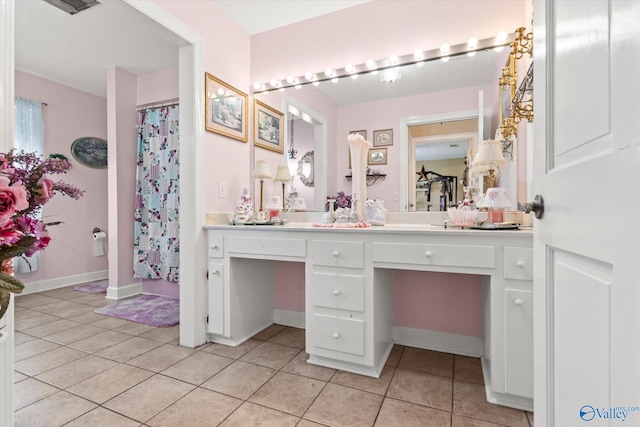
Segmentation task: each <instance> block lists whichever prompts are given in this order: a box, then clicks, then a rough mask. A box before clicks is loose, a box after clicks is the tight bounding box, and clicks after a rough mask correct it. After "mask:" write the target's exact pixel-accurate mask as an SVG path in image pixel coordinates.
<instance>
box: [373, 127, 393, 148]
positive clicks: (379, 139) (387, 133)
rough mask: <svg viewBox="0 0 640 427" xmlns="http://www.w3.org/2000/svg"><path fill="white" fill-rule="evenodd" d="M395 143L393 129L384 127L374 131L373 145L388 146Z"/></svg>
mask: <svg viewBox="0 0 640 427" xmlns="http://www.w3.org/2000/svg"><path fill="white" fill-rule="evenodd" d="M388 145H393V129H383V130H374V131H373V146H374V147H386V146H388Z"/></svg>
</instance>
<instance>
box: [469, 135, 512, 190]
mask: <svg viewBox="0 0 640 427" xmlns="http://www.w3.org/2000/svg"><path fill="white" fill-rule="evenodd" d="M506 164H507V161H506V160H505V159H504V156H503V155H502V142H500V141H499V140H497V139H487V140H485V141H482V142H481V143H480V146H479V147H478V153H477V154H476V158H475V159H474V160H473V162H472V164H471V174H473V175H477V174H484V173H488V174H489V175H488V178H489V179H488V181H489V182H488V185H487V187H486V188H492V187H495V186H496V181H497V178H498V175H499V173H500V172H499V168H500V167H501V166H504V165H506Z"/></svg>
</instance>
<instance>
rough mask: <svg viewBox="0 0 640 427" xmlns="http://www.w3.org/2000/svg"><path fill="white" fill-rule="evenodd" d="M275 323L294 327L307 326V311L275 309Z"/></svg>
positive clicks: (302, 327) (301, 327)
mask: <svg viewBox="0 0 640 427" xmlns="http://www.w3.org/2000/svg"><path fill="white" fill-rule="evenodd" d="M273 323H277V324H278V325H284V326H290V327H292V328H300V329H304V328H305V313H304V311H291V310H281V309H275V310H273Z"/></svg>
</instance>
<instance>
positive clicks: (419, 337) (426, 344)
mask: <svg viewBox="0 0 640 427" xmlns="http://www.w3.org/2000/svg"><path fill="white" fill-rule="evenodd" d="M393 341H394V342H395V343H396V344H400V345H406V346H409V347H417V348H424V349H426V350H435V351H442V352H445V353H453V354H459V355H462V356H471V357H480V356H482V355H483V354H484V352H483V348H484V340H483V339H482V338H480V337H470V336H467V335H458V334H448V333H445V332H438V331H429V330H426V329H413V328H406V327H402V326H394V327H393Z"/></svg>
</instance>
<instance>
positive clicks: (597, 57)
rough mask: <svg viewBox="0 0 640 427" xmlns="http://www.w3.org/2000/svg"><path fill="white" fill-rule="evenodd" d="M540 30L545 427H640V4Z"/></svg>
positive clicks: (540, 365)
mask: <svg viewBox="0 0 640 427" xmlns="http://www.w3.org/2000/svg"><path fill="white" fill-rule="evenodd" d="M534 19H535V31H534V35H535V47H534V70H535V71H534V72H535V81H534V91H535V92H534V102H535V121H534V123H535V130H534V136H535V140H534V144H535V148H534V150H535V171H534V192H535V193H537V194H541V195H542V196H543V197H544V203H545V212H544V216H543V218H542V219H541V220H537V221H536V222H535V233H534V234H535V237H534V238H535V240H534V242H535V243H534V248H535V282H534V319H535V321H534V333H535V339H534V347H535V350H534V353H535V422H536V426H545V427H553V426H556V427H565V426H583V425H584V426H589V427H591V426H618V425H620V426H624V425H634V426H638V425H640V243H639V242H640V197H638V195H637V194H636V192H635V186H636V185H637V184H638V183H639V182H640V25H638V22H639V21H640V2H637V1H628V0H617V1H596V0H590V1H581V2H576V1H563V0H561V1H552V0H535V10H534Z"/></svg>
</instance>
